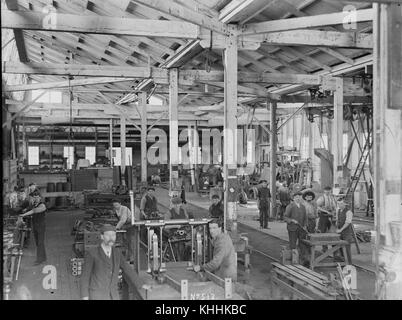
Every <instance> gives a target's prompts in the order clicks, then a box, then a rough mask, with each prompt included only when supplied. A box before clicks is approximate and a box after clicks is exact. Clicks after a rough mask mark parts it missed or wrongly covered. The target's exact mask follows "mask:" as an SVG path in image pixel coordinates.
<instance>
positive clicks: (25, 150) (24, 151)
mask: <svg viewBox="0 0 402 320" xmlns="http://www.w3.org/2000/svg"><path fill="white" fill-rule="evenodd" d="M22 158H23V162H24V163H25V161H28V144H27V139H26V127H25V123H23V124H22Z"/></svg>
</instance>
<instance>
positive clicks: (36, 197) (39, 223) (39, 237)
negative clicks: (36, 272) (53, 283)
mask: <svg viewBox="0 0 402 320" xmlns="http://www.w3.org/2000/svg"><path fill="white" fill-rule="evenodd" d="M46 211H47V208H46V205H45V203H44V202H43V201H42V198H41V196H40V193H39V191H38V190H34V191H33V192H32V193H31V194H30V196H29V204H28V207H27V208H25V209H24V210H23V212H24V213H23V214H20V215H19V217H20V218H25V217H28V216H31V217H32V229H33V234H34V238H35V243H36V260H35V262H34V265H40V264H42V263H44V262H45V261H46V249H45V230H46ZM28 226H30V224H28Z"/></svg>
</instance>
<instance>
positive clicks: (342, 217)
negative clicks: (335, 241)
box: [336, 198, 354, 264]
mask: <svg viewBox="0 0 402 320" xmlns="http://www.w3.org/2000/svg"><path fill="white" fill-rule="evenodd" d="M352 219H353V212H352V211H351V210H350V209H349V208H348V205H347V204H346V202H345V199H344V198H339V199H338V212H337V219H336V220H337V222H336V233H340V234H341V239H342V240H346V241H347V242H349V244H348V245H347V246H346V254H347V255H348V260H349V263H350V264H352V251H351V243H352V242H353V241H354V238H353V230H352ZM339 251H340V253H341V255H343V253H342V251H341V250H339ZM344 258H345V257H344Z"/></svg>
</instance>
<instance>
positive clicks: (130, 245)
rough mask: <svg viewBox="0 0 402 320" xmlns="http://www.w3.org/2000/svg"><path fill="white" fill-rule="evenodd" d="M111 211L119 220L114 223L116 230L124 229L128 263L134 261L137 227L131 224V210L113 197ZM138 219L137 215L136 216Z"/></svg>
mask: <svg viewBox="0 0 402 320" xmlns="http://www.w3.org/2000/svg"><path fill="white" fill-rule="evenodd" d="M112 203H113V212H114V213H115V214H116V216H117V218H118V219H119V222H118V223H117V225H116V229H117V230H126V241H127V251H128V254H127V257H128V260H129V261H130V263H134V261H135V257H136V252H135V249H136V245H135V238H136V232H137V228H136V227H134V226H133V225H132V224H131V211H130V209H129V208H127V207H126V206H123V205H122V204H121V201H120V200H119V199H113V200H112ZM137 219H138V217H137Z"/></svg>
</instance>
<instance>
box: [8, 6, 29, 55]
mask: <svg viewBox="0 0 402 320" xmlns="http://www.w3.org/2000/svg"><path fill="white" fill-rule="evenodd" d="M5 2H6V6H7V9H8V10H12V11H17V10H18V0H5ZM13 33H14V40H15V44H16V46H17V52H18V57H19V59H20V62H27V61H28V55H27V50H26V47H25V40H24V33H23V31H22V30H18V29H13Z"/></svg>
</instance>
